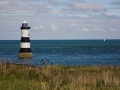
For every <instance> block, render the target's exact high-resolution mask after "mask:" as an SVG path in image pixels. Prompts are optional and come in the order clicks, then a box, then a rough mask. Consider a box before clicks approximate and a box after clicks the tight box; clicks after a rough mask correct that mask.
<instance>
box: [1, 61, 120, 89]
mask: <svg viewBox="0 0 120 90" xmlns="http://www.w3.org/2000/svg"><path fill="white" fill-rule="evenodd" d="M0 90H120V66H105V65H104V66H59V65H57V66H56V65H48V66H47V67H42V68H40V67H33V66H26V65H24V64H23V65H22V64H19V65H17V64H12V63H11V64H7V63H1V64H0Z"/></svg>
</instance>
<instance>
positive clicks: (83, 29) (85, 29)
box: [78, 27, 89, 32]
mask: <svg viewBox="0 0 120 90" xmlns="http://www.w3.org/2000/svg"><path fill="white" fill-rule="evenodd" d="M78 31H81V32H88V31H89V30H88V29H87V28H85V27H83V28H82V29H81V28H80V29H78Z"/></svg>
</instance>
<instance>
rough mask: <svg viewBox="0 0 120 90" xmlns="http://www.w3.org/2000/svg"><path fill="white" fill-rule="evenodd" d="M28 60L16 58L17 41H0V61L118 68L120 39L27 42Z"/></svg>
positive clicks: (119, 62)
mask: <svg viewBox="0 0 120 90" xmlns="http://www.w3.org/2000/svg"><path fill="white" fill-rule="evenodd" d="M30 43H31V50H32V53H33V57H32V58H19V57H18V53H19V50H20V40H0V62H7V63H17V64H21V63H22V64H30V65H34V66H42V65H48V64H50V65H66V66H91V65H92V66H93V65H110V66H119V65H120V40H119V39H115V40H110V39H108V40H102V39H101V40H31V41H30Z"/></svg>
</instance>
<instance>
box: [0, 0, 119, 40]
mask: <svg viewBox="0 0 120 90" xmlns="http://www.w3.org/2000/svg"><path fill="white" fill-rule="evenodd" d="M25 19H26V20H27V22H28V24H29V25H30V26H31V29H30V39H31V40H45V39H47V40H49V39H54V40H56V39H104V38H106V39H120V0H0V40H20V39H21V30H20V27H21V24H22V22H23V21H24V20H25Z"/></svg>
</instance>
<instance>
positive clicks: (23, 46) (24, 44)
mask: <svg viewBox="0 0 120 90" xmlns="http://www.w3.org/2000/svg"><path fill="white" fill-rule="evenodd" d="M30 28H31V27H29V25H28V23H27V22H26V20H25V21H24V22H23V23H22V27H21V43H20V51H19V54H18V56H19V57H21V58H30V57H32V56H33V55H32V52H31V48H30V38H29V37H30V35H29V29H30Z"/></svg>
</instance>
